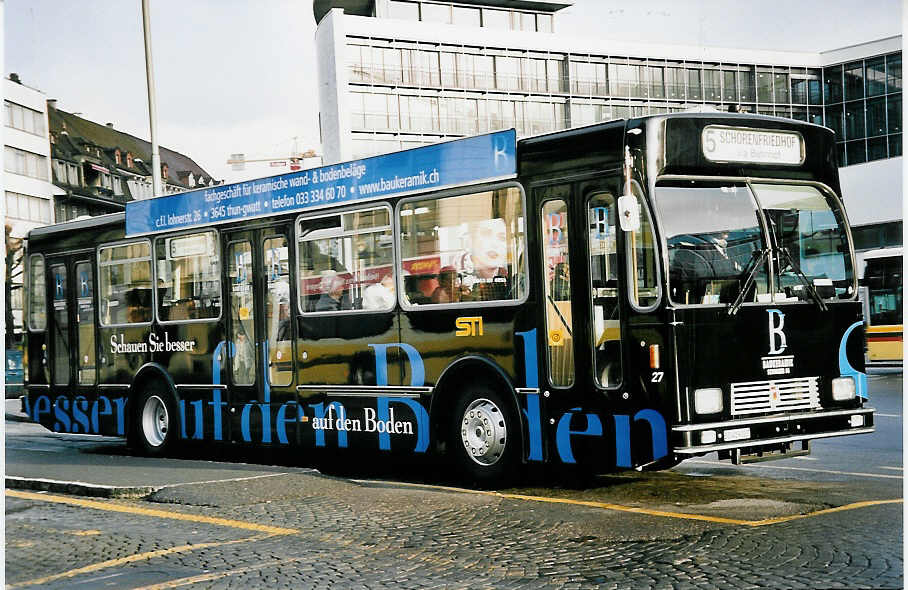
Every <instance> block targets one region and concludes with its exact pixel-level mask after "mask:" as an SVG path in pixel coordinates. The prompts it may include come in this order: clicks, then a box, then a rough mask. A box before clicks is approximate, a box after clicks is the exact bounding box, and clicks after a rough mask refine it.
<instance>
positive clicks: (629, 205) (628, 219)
mask: <svg viewBox="0 0 908 590" xmlns="http://www.w3.org/2000/svg"><path fill="white" fill-rule="evenodd" d="M618 219H619V220H620V222H621V229H622V230H623V231H637V230H638V229H640V204H639V203H638V202H637V197H635V196H633V195H624V196H623V197H618Z"/></svg>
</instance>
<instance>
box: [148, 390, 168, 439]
mask: <svg viewBox="0 0 908 590" xmlns="http://www.w3.org/2000/svg"><path fill="white" fill-rule="evenodd" d="M169 426H170V417H169V416H168V414H167V404H165V403H164V400H162V399H161V398H159V397H158V396H156V395H153V396H151V397H149V398H148V399H147V400H145V407H144V408H142V432H143V433H144V434H145V440H146V441H148V444H149V445H151V446H153V447H159V446H161V445H162V444H164V439H166V438H167V428H168V427H169Z"/></svg>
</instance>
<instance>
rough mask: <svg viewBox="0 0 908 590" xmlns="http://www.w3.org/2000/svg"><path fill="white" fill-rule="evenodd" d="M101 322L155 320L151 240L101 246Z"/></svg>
mask: <svg viewBox="0 0 908 590" xmlns="http://www.w3.org/2000/svg"><path fill="white" fill-rule="evenodd" d="M98 288H99V290H100V292H99V293H98V303H99V314H100V320H101V325H103V326H116V325H121V324H142V323H147V322H150V321H151V244H149V243H148V242H147V241H142V242H134V243H130V244H118V245H115V246H102V247H101V248H99V249H98Z"/></svg>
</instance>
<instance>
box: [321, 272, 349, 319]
mask: <svg viewBox="0 0 908 590" xmlns="http://www.w3.org/2000/svg"><path fill="white" fill-rule="evenodd" d="M319 290H320V291H321V292H322V294H321V296H320V297H319V299H318V302H317V303H316V304H315V311H340V310H342V309H350V304H349V301H347V300H346V297H345V294H346V289H345V287H344V279H343V278H342V277H340V276H338V275H336V274H332V275H327V276H325V278H323V279H322V282H321V284H320V286H319Z"/></svg>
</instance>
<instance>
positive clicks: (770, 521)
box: [751, 498, 904, 526]
mask: <svg viewBox="0 0 908 590" xmlns="http://www.w3.org/2000/svg"><path fill="white" fill-rule="evenodd" d="M902 502H904V500H902V499H901V498H899V499H895V500H867V501H865V502H854V503H853V504H845V505H844V506H836V507H835V508H826V509H823V510H817V511H816V512H808V513H807V514H794V515H792V516H780V517H778V518H767V519H766V520H758V521H754V522H753V523H751V526H763V525H767V524H778V523H780V522H788V521H790V520H797V519H799V518H810V517H812V516H820V515H822V514H832V513H833V512H843V511H845V510H857V509H858V508H867V507H868V506H879V505H881V504H901V503H902Z"/></svg>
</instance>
